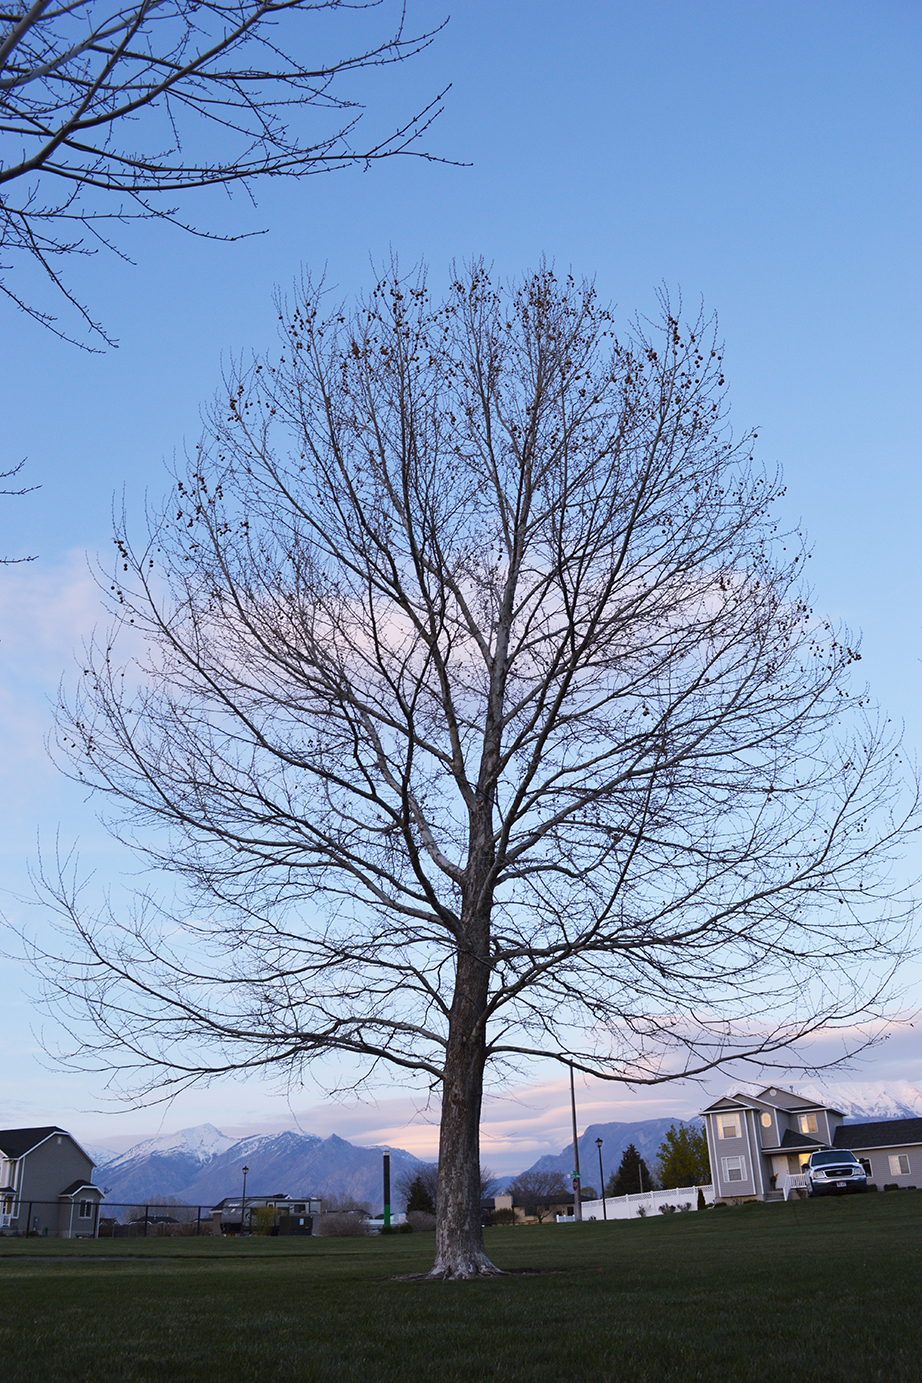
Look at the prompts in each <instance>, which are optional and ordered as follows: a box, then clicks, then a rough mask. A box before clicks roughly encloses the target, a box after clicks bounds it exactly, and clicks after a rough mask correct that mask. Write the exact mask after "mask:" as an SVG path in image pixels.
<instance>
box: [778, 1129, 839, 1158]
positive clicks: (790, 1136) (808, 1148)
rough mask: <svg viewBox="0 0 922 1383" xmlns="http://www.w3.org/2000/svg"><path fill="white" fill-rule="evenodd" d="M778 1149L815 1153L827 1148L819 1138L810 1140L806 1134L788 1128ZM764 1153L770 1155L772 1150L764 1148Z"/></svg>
mask: <svg viewBox="0 0 922 1383" xmlns="http://www.w3.org/2000/svg"><path fill="white" fill-rule="evenodd" d="M778 1147H779V1148H780V1150H781V1151H782V1152H815V1151H816V1149H817V1148H825V1147H827V1144H826V1143H821V1142H820V1141H819V1139H818V1138H810V1137H809V1136H808V1135H807V1134H806V1133H797V1132H795V1130H794V1129H792V1128H786V1129H785V1130H784V1133H783V1135H782V1138H781V1142H780V1143H779V1144H778ZM762 1151H763V1152H764V1153H770V1152H772V1151H773V1150H772V1149H771V1148H763V1149H762Z"/></svg>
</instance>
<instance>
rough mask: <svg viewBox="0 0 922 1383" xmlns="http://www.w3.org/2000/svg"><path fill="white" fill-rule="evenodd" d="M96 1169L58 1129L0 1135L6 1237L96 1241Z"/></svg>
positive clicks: (1, 1225) (0, 1207)
mask: <svg viewBox="0 0 922 1383" xmlns="http://www.w3.org/2000/svg"><path fill="white" fill-rule="evenodd" d="M95 1165H96V1164H95V1163H94V1161H93V1159H92V1158H91V1157H90V1156H89V1155H88V1154H87V1153H85V1152H84V1151H83V1149H82V1148H81V1147H80V1144H79V1143H78V1142H77V1141H76V1140H75V1139H74V1138H73V1137H72V1136H71V1135H70V1134H69V1133H68V1132H67V1130H66V1129H62V1128H58V1127H57V1125H51V1126H50V1127H47V1128H8V1129H0V1233H3V1234H48V1235H52V1236H54V1237H57V1238H60V1239H74V1238H81V1237H84V1236H86V1237H92V1236H95V1234H96V1227H97V1222H98V1217H99V1202H100V1200H101V1199H102V1192H101V1191H100V1189H99V1187H98V1186H94V1185H93V1168H94V1167H95Z"/></svg>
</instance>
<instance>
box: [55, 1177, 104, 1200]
mask: <svg viewBox="0 0 922 1383" xmlns="http://www.w3.org/2000/svg"><path fill="white" fill-rule="evenodd" d="M78 1191H95V1192H96V1194H97V1196H101V1195H102V1191H101V1190H100V1188H99V1187H98V1186H94V1185H93V1183H92V1182H91V1181H84V1180H83V1179H82V1178H80V1177H78V1179H77V1180H76V1181H72V1182H71V1184H70V1185H69V1186H65V1188H64V1190H63V1191H59V1192H58V1195H59V1196H76V1194H77V1192H78Z"/></svg>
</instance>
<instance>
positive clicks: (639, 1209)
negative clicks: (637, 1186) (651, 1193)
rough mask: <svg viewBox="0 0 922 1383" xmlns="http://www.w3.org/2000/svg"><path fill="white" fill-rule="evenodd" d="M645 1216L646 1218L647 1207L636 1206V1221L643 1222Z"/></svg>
mask: <svg viewBox="0 0 922 1383" xmlns="http://www.w3.org/2000/svg"><path fill="white" fill-rule="evenodd" d="M646 1216H647V1207H646V1206H645V1205H638V1207H637V1217H638V1219H641V1220H644V1219H646Z"/></svg>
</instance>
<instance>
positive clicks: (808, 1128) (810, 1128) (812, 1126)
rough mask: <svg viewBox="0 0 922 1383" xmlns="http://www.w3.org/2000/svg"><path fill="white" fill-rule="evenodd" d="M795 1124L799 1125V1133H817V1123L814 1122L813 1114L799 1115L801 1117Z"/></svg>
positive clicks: (814, 1116)
mask: <svg viewBox="0 0 922 1383" xmlns="http://www.w3.org/2000/svg"><path fill="white" fill-rule="evenodd" d="M797 1122H798V1123H799V1124H800V1131H801V1133H816V1132H818V1125H817V1122H816V1115H815V1114H801V1116H800V1118H799V1119H798V1120H797Z"/></svg>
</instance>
